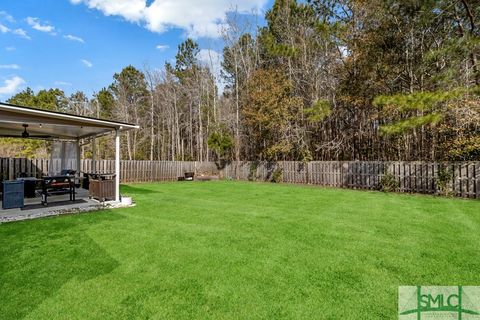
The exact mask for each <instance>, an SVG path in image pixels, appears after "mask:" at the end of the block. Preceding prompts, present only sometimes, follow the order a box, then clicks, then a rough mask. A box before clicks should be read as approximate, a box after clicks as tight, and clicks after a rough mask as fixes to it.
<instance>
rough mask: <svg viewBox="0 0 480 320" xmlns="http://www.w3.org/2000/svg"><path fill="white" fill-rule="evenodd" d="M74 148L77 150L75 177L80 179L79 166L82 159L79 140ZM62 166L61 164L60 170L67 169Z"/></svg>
mask: <svg viewBox="0 0 480 320" xmlns="http://www.w3.org/2000/svg"><path fill="white" fill-rule="evenodd" d="M75 147H76V149H77V159H76V160H77V163H76V165H77V177H80V170H81V168H80V166H81V164H82V161H81V159H80V158H81V157H82V153H81V148H80V139H77V144H76V146H75ZM62 160H63V159H62ZM63 166H64V164H63V163H62V168H61V169H67V168H64V167H63Z"/></svg>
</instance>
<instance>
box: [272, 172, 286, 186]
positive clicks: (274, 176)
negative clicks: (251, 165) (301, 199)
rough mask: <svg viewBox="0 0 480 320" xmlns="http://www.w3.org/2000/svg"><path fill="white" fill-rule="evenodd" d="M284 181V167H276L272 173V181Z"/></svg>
mask: <svg viewBox="0 0 480 320" xmlns="http://www.w3.org/2000/svg"><path fill="white" fill-rule="evenodd" d="M282 181H283V170H282V169H275V170H274V171H273V173H272V182H273V183H280V182H282Z"/></svg>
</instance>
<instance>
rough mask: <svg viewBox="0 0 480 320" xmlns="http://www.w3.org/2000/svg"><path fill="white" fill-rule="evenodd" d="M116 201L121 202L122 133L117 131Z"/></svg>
mask: <svg viewBox="0 0 480 320" xmlns="http://www.w3.org/2000/svg"><path fill="white" fill-rule="evenodd" d="M115 201H116V202H120V131H119V130H118V129H116V130H115Z"/></svg>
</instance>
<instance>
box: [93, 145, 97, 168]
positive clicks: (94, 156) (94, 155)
mask: <svg viewBox="0 0 480 320" xmlns="http://www.w3.org/2000/svg"><path fill="white" fill-rule="evenodd" d="M92 172H97V141H96V139H95V137H94V138H93V139H92Z"/></svg>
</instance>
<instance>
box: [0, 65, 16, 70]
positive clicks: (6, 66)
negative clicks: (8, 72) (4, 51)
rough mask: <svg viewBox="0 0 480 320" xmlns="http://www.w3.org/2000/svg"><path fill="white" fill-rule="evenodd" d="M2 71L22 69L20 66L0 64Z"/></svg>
mask: <svg viewBox="0 0 480 320" xmlns="http://www.w3.org/2000/svg"><path fill="white" fill-rule="evenodd" d="M0 69H14V70H18V69H20V66H19V65H18V64H0Z"/></svg>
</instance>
